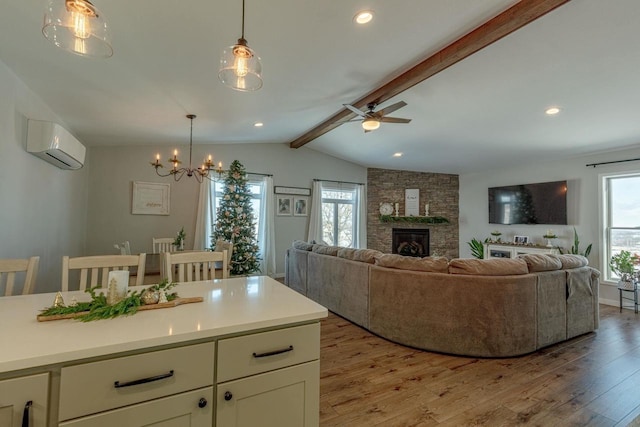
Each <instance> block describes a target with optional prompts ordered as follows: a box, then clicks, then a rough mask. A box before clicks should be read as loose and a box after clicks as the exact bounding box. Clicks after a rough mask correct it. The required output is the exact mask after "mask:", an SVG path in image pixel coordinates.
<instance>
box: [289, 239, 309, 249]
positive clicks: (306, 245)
mask: <svg viewBox="0 0 640 427" xmlns="http://www.w3.org/2000/svg"><path fill="white" fill-rule="evenodd" d="M293 247H294V248H296V249H300V250H303V251H310V250H311V249H312V248H313V243H307V242H305V241H303V240H294V241H293Z"/></svg>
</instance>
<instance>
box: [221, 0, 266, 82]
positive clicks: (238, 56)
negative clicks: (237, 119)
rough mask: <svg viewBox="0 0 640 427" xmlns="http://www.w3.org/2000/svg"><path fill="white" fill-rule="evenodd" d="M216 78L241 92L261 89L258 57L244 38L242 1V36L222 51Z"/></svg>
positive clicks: (260, 68) (260, 65)
mask: <svg viewBox="0 0 640 427" xmlns="http://www.w3.org/2000/svg"><path fill="white" fill-rule="evenodd" d="M218 78H219V79H220V81H221V82H222V83H223V84H224V85H226V86H228V87H230V88H231V89H235V90H239V91H242V92H250V91H254V90H258V89H260V88H261V87H262V63H261V61H260V57H259V56H258V55H257V54H256V53H255V52H254V51H253V49H251V48H250V47H249V46H248V45H247V40H246V39H245V38H244V0H242V36H241V37H240V38H239V39H238V42H237V43H236V44H235V45H233V46H229V47H228V48H226V49H225V50H223V51H222V56H221V57H220V70H219V71H218Z"/></svg>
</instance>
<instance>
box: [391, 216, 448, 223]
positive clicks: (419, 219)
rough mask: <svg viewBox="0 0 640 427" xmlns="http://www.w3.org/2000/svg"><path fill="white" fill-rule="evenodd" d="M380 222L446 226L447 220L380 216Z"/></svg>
mask: <svg viewBox="0 0 640 427" xmlns="http://www.w3.org/2000/svg"><path fill="white" fill-rule="evenodd" d="M380 222H414V223H422V224H448V223H449V220H448V219H447V218H444V217H441V216H393V215H380Z"/></svg>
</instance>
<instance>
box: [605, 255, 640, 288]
mask: <svg viewBox="0 0 640 427" xmlns="http://www.w3.org/2000/svg"><path fill="white" fill-rule="evenodd" d="M639 258H640V256H639V255H637V254H633V255H632V254H631V252H629V251H620V253H618V254H616V255H613V256H612V257H611V259H610V260H609V267H610V268H611V271H612V272H613V273H614V274H615V275H617V276H618V277H620V281H619V282H618V286H620V287H622V288H624V289H633V286H635V285H634V283H633V281H634V276H635V266H636V265H637V264H638V262H639V261H640V259H639Z"/></svg>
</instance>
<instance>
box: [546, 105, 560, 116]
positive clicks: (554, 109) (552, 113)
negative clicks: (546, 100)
mask: <svg viewBox="0 0 640 427" xmlns="http://www.w3.org/2000/svg"><path fill="white" fill-rule="evenodd" d="M559 112H560V109H559V108H558V107H549V108H547V109H546V110H545V111H544V113H545V114H546V115H547V116H555V115H556V114H558V113H559Z"/></svg>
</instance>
